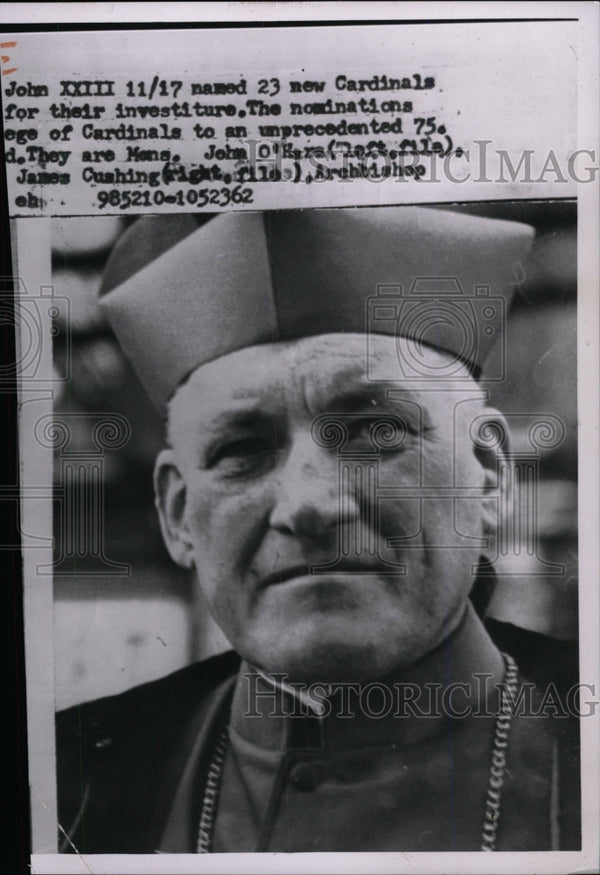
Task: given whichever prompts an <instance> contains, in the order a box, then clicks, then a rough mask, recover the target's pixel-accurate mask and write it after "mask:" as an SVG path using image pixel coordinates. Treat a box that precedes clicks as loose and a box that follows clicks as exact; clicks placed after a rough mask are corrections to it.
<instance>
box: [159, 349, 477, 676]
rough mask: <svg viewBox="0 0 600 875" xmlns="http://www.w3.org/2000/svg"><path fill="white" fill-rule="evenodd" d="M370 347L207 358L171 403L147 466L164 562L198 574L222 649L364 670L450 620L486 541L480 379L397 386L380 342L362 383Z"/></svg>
mask: <svg viewBox="0 0 600 875" xmlns="http://www.w3.org/2000/svg"><path fill="white" fill-rule="evenodd" d="M365 340H366V339H365V336H364V335H327V336H319V337H313V338H306V339H303V340H300V341H295V342H290V343H279V344H266V345H264V346H255V347H251V348H248V349H244V350H241V351H239V352H236V353H232V354H231V355H228V356H224V357H223V358H221V359H218V360H216V361H214V362H211V363H209V364H206V365H203V366H202V367H200V368H198V370H197V371H195V372H194V374H192V376H191V378H190V379H189V380H188V381H187V383H186V384H185V385H184V386H183V387H181V388H180V389H179V391H178V392H177V394H176V396H175V398H174V399H173V401H172V403H171V409H170V440H171V444H172V449H169V450H166V451H164V452H163V453H162V454H161V456H160V457H159V459H158V461H157V474H156V484H157V502H158V506H159V512H160V515H161V521H162V525H163V531H164V532H165V537H166V540H167V544H168V546H169V547H170V549H171V553H172V555H173V556H174V558H176V560H177V561H179V562H180V563H182V564H189V565H190V566H191V565H193V566H194V567H195V569H196V572H197V576H198V579H199V582H200V586H201V587H202V590H203V592H204V594H205V596H206V598H207V600H208V603H209V605H210V607H211V610H212V612H213V615H214V617H215V619H216V621H217V622H218V624H219V625H220V626H221V628H222V629H223V631H224V632H225V634H226V635H227V637H228V639H229V640H230V642H231V644H232V645H233V647H234V648H235V649H236V650H237V651H238V652H239V653H240V654H241V655H242V656H244V657H246V658H247V659H248V660H249V661H250V662H251V663H253V664H254V665H257V666H259V667H261V668H263V669H265V670H267V671H273V672H275V671H277V672H279V671H281V672H286V673H287V674H288V675H289V677H290V678H291V679H292V680H294V679H296V680H306V681H309V680H321V681H323V682H327V681H334V680H338V681H339V680H349V679H352V680H366V679H369V678H374V677H377V676H382V675H384V674H387V673H390V672H392V671H395V670H399V669H402V668H403V667H405V666H407V665H410V664H411V663H413V662H414V661H416V660H417V659H419V658H420V657H422V656H423V655H424V654H426V653H427V652H429V651H430V650H431V649H432V648H433V647H435V646H436V645H437V644H438V643H440V642H441V641H442V640H443V639H444V638H445V637H446V636H447V634H449V632H450V631H452V629H453V628H454V627H455V625H456V624H457V623H458V621H459V620H460V617H461V616H462V612H463V610H464V606H465V600H466V597H467V595H468V593H469V591H470V589H471V586H472V583H473V569H474V567H475V566H476V564H477V559H478V556H479V554H480V553H481V552H482V550H481V542H480V540H479V539H481V537H482V533H483V526H482V516H483V514H482V506H483V503H484V502H483V499H482V497H481V496H482V493H483V491H484V486H485V485H486V483H487V486H488V487H489V485H490V476H488V477H486V472H485V470H484V467H483V466H482V464H481V463H480V461H478V459H477V457H476V454H475V452H474V448H473V444H472V442H470V441H469V438H468V428H469V425H470V423H471V422H472V420H473V419H474V418H475V416H477V415H480V414H481V412H482V405H481V394H480V392H479V390H478V389H477V387H476V384H475V383H474V382H472V381H469V380H467V381H464V380H463V381H462V382H461V384H460V386H459V385H458V384H453V383H448V382H447V381H443V382H440V383H439V384H438V386H437V388H436V386H435V385H433V384H432V383H418V382H417V383H415V382H413V383H410V384H409V383H406V382H405V381H399V380H398V379H397V378H398V364H397V361H398V360H397V349H396V340H395V339H394V338H389V337H384V336H377V337H375V338H373V337H371V338H370V344H371V354H372V358H371V367H370V369H369V374H368V376H367V373H366V367H365V349H366V347H365ZM421 353H422V354H425V355H426V356H428V357H429V358H430V360H431V364H432V365H433V366H434V367H435V366H436V364H438V365H439V360H440V357H439V356H438V354H437V353H434V352H433V351H429V352H426V351H421ZM378 378H386V379H387V381H385V380H383V379H378ZM324 416H325V417H326V418H327V419H326V420H323V419H317V418H318V417H324ZM335 421H338V422H339V423H340V426H339V428H341V429H342V432H343V435H344V438H343V441H341V442H340V440H336V439H335V432H333V431H331V430H329V431H328V429H327V423H328V422H335ZM385 422H387V423H388V427H390V426H391V427H392V428H394V427H395V428H396V430H397V431H396V434H395V435H394V434H391V433H390V432H389V431H388V432H387V438H386V432H385V428H386V426H385ZM379 426H381V428H382V429H383V431H380V432H379V438H377V433H378V432H377V429H378V427H379ZM337 434H338V436H339V435H340V434H341V432H340V431H339V430H338V432H337ZM328 435H329V438H331V441H330V440H329V439H328ZM456 487H459V488H458V490H457V488H456ZM461 490H462V491H461ZM467 495H468V496H469V497H466V496H467ZM324 565H330V566H331V567H330V568H329V570H325V571H323V569H322V566H324ZM319 569H320V570H319Z"/></svg>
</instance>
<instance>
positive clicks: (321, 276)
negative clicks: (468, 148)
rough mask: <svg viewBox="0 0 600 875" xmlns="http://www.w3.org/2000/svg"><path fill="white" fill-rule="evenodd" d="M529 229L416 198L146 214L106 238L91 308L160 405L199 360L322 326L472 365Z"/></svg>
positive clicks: (484, 348)
mask: <svg viewBox="0 0 600 875" xmlns="http://www.w3.org/2000/svg"><path fill="white" fill-rule="evenodd" d="M532 236H533V230H532V229H531V228H530V227H529V226H527V225H523V224H521V223H517V222H508V221H504V220H498V219H488V218H482V217H480V216H472V215H467V214H464V213H459V212H453V211H451V210H447V209H435V208H429V207H404V206H400V207H398V206H393V207H375V208H372V207H362V208H358V207H355V208H341V209H315V210H281V211H272V212H264V213H258V212H234V213H223V214H221V215H218V216H216V217H214V218H211V219H209V220H208V221H206V219H205V217H196V216H193V215H191V214H185V215H172V216H169V215H165V216H148V217H143V218H141V219H139V220H137V221H136V222H134V224H133V225H131V226H130V227H129V228H128V229H127V231H126V232H125V234H124V235H123V236H122V237H121V239H120V240H119V241H118V242H117V245H116V246H115V249H114V250H113V253H112V254H111V256H110V259H109V262H108V264H107V267H106V270H105V274H104V280H103V284H102V289H101V294H102V298H101V306H102V309H103V310H104V311H105V313H106V315H107V317H108V320H109V322H110V324H111V325H112V327H113V329H114V332H115V334H116V335H117V338H118V340H119V343H120V344H121V346H122V348H123V351H124V352H125V354H126V355H127V357H128V358H129V359H130V361H131V363H132V365H133V367H134V369H135V370H136V372H137V374H138V376H139V378H140V380H141V382H142V384H143V385H144V386H145V387H146V389H147V391H148V393H149V395H150V397H151V398H152V399H153V401H154V403H155V404H156V406H157V407H158V408H159V409H163V407H164V405H165V403H166V402H167V401H168V399H169V397H170V396H171V395H172V394H173V392H174V390H175V389H176V388H177V386H178V385H179V384H180V383H181V381H182V380H184V379H185V378H186V377H187V376H188V374H190V373H191V372H192V371H193V370H194V369H195V368H196V367H198V366H199V365H202V364H204V363H205V362H208V361H211V360H212V359H215V358H218V357H219V356H223V355H226V354H228V353H230V352H234V351H236V350H239V349H242V348H244V347H247V346H253V345H256V344H264V343H273V342H278V341H281V340H287V339H295V338H300V337H307V336H310V335H317V334H329V333H332V332H353V333H356V332H359V333H362V332H365V333H368V332H374V333H377V334H388V335H392V336H402V337H409V338H412V339H414V340H417V341H419V342H421V343H424V344H426V345H428V346H432V347H434V348H436V349H438V350H442V351H445V352H447V353H448V354H450V355H451V356H453V357H454V358H455V359H457V360H460V361H462V362H464V363H466V364H467V365H468V366H469V367H470V369H471V371H472V372H473V373H474V374H477V373H478V372H479V371H480V369H481V366H482V364H483V361H484V360H485V358H486V356H487V353H488V351H489V349H490V347H491V346H492V344H493V343H494V342H495V341H496V340H497V338H498V337H499V336H500V335H501V333H502V328H503V324H504V320H505V317H506V312H507V309H508V303H509V302H510V298H511V297H512V294H513V292H514V290H515V287H516V284H517V282H518V278H519V277H522V276H523V275H524V270H523V267H522V265H523V262H524V260H525V258H526V256H527V252H528V249H529V247H530V244H531V239H532Z"/></svg>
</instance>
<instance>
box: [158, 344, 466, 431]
mask: <svg viewBox="0 0 600 875" xmlns="http://www.w3.org/2000/svg"><path fill="white" fill-rule="evenodd" d="M399 343H402V344H403V345H407V344H410V343H411V341H408V340H406V339H405V338H402V339H398V338H392V337H386V336H383V335H381V336H376V337H373V336H371V337H370V338H369V344H368V348H367V338H366V336H365V335H360V334H331V335H319V336H316V337H310V338H302V339H301V340H296V341H290V342H281V343H274V344H261V345H260V346H253V347H248V348H246V349H243V350H239V351H237V352H235V353H230V354H228V355H226V356H222V357H220V358H219V359H216V360H214V361H212V362H209V363H207V364H204V365H201V366H200V367H199V368H197V369H196V370H195V371H194V372H193V373H192V374H191V375H190V377H189V379H188V380H187V382H186V383H185V384H184V386H183V387H181V388H180V389H179V390H178V392H176V394H175V396H174V398H173V400H172V402H171V413H173V412H175V411H176V410H179V411H181V412H184V411H187V412H188V413H189V406H190V405H192V407H193V409H194V410H197V411H201V413H202V420H203V422H206V423H208V422H209V420H210V419H211V418H212V417H220V416H221V415H222V414H226V413H228V412H231V413H232V414H237V413H243V412H244V411H247V410H256V409H260V408H265V409H267V408H271V407H276V406H277V404H281V403H284V404H285V402H286V400H291V399H293V398H296V399H299V398H300V397H301V398H303V400H304V402H305V403H306V405H307V406H308V408H313V407H314V410H315V412H317V411H319V410H320V409H321V408H323V407H324V406H325V407H328V409H331V410H335V409H337V408H338V407H340V406H343V405H344V404H345V405H346V406H347V407H349V408H351V407H353V406H359V405H360V404H361V402H364V403H365V404H366V403H369V401H371V403H375V404H377V403H380V402H383V401H384V400H386V399H388V398H394V399H395V400H397V401H398V400H401V399H402V398H405V399H407V400H411V399H412V400H414V401H418V402H419V403H423V404H424V406H428V404H429V403H431V401H432V399H433V396H432V393H431V388H432V384H429V386H428V388H429V391H428V392H423V391H422V389H423V387H421V386H419V385H415V384H414V383H409V382H407V381H406V380H405V379H403V378H402V372H401V369H400V367H399V364H398V344H399ZM420 354H421V355H422V356H424V357H425V358H428V359H429V360H430V361H431V362H432V364H436V363H438V362H441V361H443V360H444V359H445V355H444V354H443V353H439V352H437V351H436V350H433V349H430V350H426V351H425V352H422V351H421V353H420ZM367 355H368V361H367ZM464 378H465V379H466V381H467V382H468V383H469V384H470V386H471V387H472V386H473V385H474V383H473V381H471V380H470V378H469V376H468V374H467V372H466V371H465V374H464ZM440 388H441V385H440ZM446 388H449V386H446ZM186 418H187V417H186Z"/></svg>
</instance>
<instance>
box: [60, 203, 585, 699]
mask: <svg viewBox="0 0 600 875" xmlns="http://www.w3.org/2000/svg"><path fill="white" fill-rule="evenodd" d="M452 208H453V209H456V208H457V207H456V206H455V205H454V206H453V207H452ZM460 209H462V210H464V211H465V212H470V213H477V214H481V215H487V216H496V217H499V218H508V219H514V220H519V221H525V222H528V223H529V224H531V225H533V226H534V227H535V229H536V232H537V233H536V241H535V245H534V250H533V255H532V258H531V261H530V263H529V265H528V268H527V275H526V276H525V277H524V282H523V284H522V287H521V290H520V292H519V293H518V294H517V295H516V296H515V299H514V301H513V304H512V307H511V310H510V313H509V321H508V331H507V338H506V379H505V380H504V381H502V382H500V383H492V382H490V383H489V384H484V385H486V387H487V388H488V389H489V392H490V399H491V402H492V403H493V404H494V405H495V406H497V407H499V408H500V409H501V410H502V411H503V412H505V413H507V414H509V421H510V425H511V433H512V448H511V451H512V452H513V453H514V454H515V456H516V457H517V458H523V459H524V460H525V464H526V465H529V468H530V470H533V469H535V471H536V472H537V474H536V477H538V478H539V482H538V487H537V492H536V495H535V501H536V502H537V504H536V508H535V520H536V528H537V531H535V532H534V533H532V537H534V539H535V541H536V548H535V550H533V551H532V550H528V549H524V550H522V551H520V552H518V551H514V550H513V551H512V552H511V551H508V552H507V553H506V554H505V555H503V556H502V557H501V558H500V561H499V562H498V571H499V572H500V574H499V577H498V583H497V586H496V589H495V592H494V595H493V597H492V601H491V603H490V605H489V608H488V624H489V627H490V631H491V632H492V634H493V635H494V636H495V638H496V640H497V641H498V643H499V644H500V645H501V646H504V647H506V648H507V649H509V650H511V652H513V653H514V655H515V656H516V657H517V659H518V661H519V663H520V665H521V667H522V669H523V670H524V671H525V672H526V673H528V674H529V675H530V677H532V679H534V680H545V679H553V680H555V681H557V682H558V683H559V684H567V683H568V682H574V681H576V679H577V660H578V651H577V379H576V377H577V373H576V369H577V342H576V279H577V261H576V205H575V204H574V203H572V202H562V201H559V202H548V201H540V202H511V203H506V202H502V203H493V204H492V203H485V204H468V205H463V206H461V207H460ZM129 221H130V220H127V219H121V218H118V217H100V218H99V217H93V218H81V217H77V218H61V219H56V218H55V219H52V258H53V283H54V287H55V294H56V295H59V296H66V297H68V298H69V300H70V310H71V312H70V325H69V326H60V327H61V328H62V329H64V328H68V331H65V330H61V331H60V332H58V334H57V338H58V340H57V341H56V342H55V356H54V358H55V368H56V369H57V370H58V371H59V372H60V373H61V374H62V375H69V379H68V381H67V382H66V383H64V384H63V389H62V390H61V394H59V397H58V398H57V400H56V405H55V416H56V418H57V419H59V420H61V419H63V418H64V421H65V422H67V423H68V429H69V433H70V437H69V443H68V445H63V446H62V448H57V451H56V453H57V458H56V465H55V472H56V492H57V500H56V502H55V533H56V545H57V549H56V556H55V574H54V593H55V612H54V647H55V679H56V706H57V708H63V707H67V706H69V705H71V704H74V703H76V702H82V701H86V700H88V699H93V698H96V697H98V696H102V695H107V694H110V693H115V692H119V691H121V690H123V689H126V688H128V687H130V686H134V685H135V684H138V683H143V682H144V681H147V680H152V679H154V678H157V677H160V676H162V675H165V674H168V673H169V672H171V671H174V670H176V669H177V668H180V667H182V666H184V665H186V664H188V663H189V662H192V661H194V660H197V659H202V658H205V657H206V656H209V655H211V654H212V653H215V652H218V651H219V650H222V649H225V648H226V647H227V646H228V645H227V642H226V641H225V639H224V638H223V636H222V635H221V633H220V632H219V630H218V629H217V627H216V626H215V624H214V623H213V622H212V620H211V619H210V617H209V615H208V613H207V611H206V607H205V605H204V604H203V603H202V600H201V596H199V594H198V593H197V588H196V587H194V586H193V585H192V581H191V580H190V579H189V577H188V576H187V575H186V574H185V573H183V572H181V571H180V570H179V569H178V568H176V566H175V565H174V564H173V563H172V562H171V560H170V559H169V557H168V555H167V553H166V550H165V548H164V547H163V543H162V538H161V535H160V531H159V528H158V521H157V517H156V513H155V510H154V505H153V494H152V467H153V462H154V457H155V455H156V453H157V452H158V451H159V449H160V448H161V447H162V445H163V424H162V422H161V420H160V418H159V416H158V414H157V413H156V412H155V410H154V408H153V407H152V406H151V404H150V402H149V401H148V400H147V398H146V396H145V393H144V391H143V390H142V388H141V386H140V385H139V383H138V381H137V379H136V378H135V376H134V374H133V373H132V371H131V370H130V368H129V365H128V363H127V361H126V360H125V359H124V357H123V355H122V354H121V352H120V350H119V348H118V346H117V344H116V341H115V340H114V337H113V336H112V333H111V331H110V329H109V327H108V326H107V324H106V323H105V322H104V321H103V319H102V317H101V315H100V313H99V311H98V307H97V297H98V287H99V284H100V279H101V274H102V270H103V266H104V263H105V261H106V258H107V256H108V254H109V252H110V249H111V247H112V245H113V243H114V242H115V240H116V239H117V237H118V236H119V235H120V233H121V232H122V231H123V229H124V228H125V227H126V225H127V224H128V222H129ZM59 318H60V317H59ZM65 337H68V338H69V341H70V342H69V343H65V340H64V339H65ZM104 414H106V416H104V417H103V415H104ZM115 415H116V416H115ZM536 415H539V416H540V418H544V417H546V418H547V417H548V416H553V417H557V418H558V419H559V420H560V421H561V422H562V424H563V425H564V433H563V434H562V436H561V437H560V440H559V441H558V442H556V441H547V442H546V443H548V444H549V445H548V446H544V441H540V444H541V445H540V446H532V444H531V433H530V425H531V422H532V421H533V420H534V419H535V417H536ZM111 417H112V418H113V424H115V423H116V425H115V426H114V427H115V428H117V430H118V429H119V428H120V426H119V423H120V422H124V421H128V422H129V424H130V426H131V432H130V434H127V435H125V434H124V433H122V434H121V437H120V439H119V440H112V441H111V439H110V436H109V437H108V438H107V437H106V436H105V437H104V439H101V438H100V437H99V434H100V432H99V430H98V427H99V423H101V422H102V421H103V418H104V421H106V422H110V421H111ZM119 417H123V418H124V419H123V420H121V419H120V418H119ZM111 444H114V446H111ZM74 471H75V472H78V473H77V476H75V475H74V474H73V472H74ZM92 505H94V506H95V507H96V508H97V509H98V513H99V515H100V516H101V518H102V519H103V520H104V526H103V530H102V531H98V532H94V531H88V530H87V529H86V524H85V517H86V513H87V512H86V511H85V508H89V507H91V506H92ZM88 515H89V514H88Z"/></svg>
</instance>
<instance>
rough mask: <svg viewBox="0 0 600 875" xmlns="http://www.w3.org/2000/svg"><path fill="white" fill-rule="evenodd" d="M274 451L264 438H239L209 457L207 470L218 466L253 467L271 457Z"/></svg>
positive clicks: (223, 445) (218, 448)
mask: <svg viewBox="0 0 600 875" xmlns="http://www.w3.org/2000/svg"><path fill="white" fill-rule="evenodd" d="M272 451H273V448H272V446H271V445H270V444H269V442H268V441H265V440H263V439H262V438H257V437H245V438H239V439H238V440H234V441H228V442H227V443H225V444H221V446H219V447H217V448H216V449H215V451H214V452H213V453H211V454H210V455H209V458H208V462H207V468H214V467H215V466H216V465H221V466H229V467H234V468H237V467H244V466H245V465H247V466H251V465H253V464H258V463H259V462H260V461H261V460H263V459H264V458H266V457H267V456H270V454H271V453H272Z"/></svg>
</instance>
